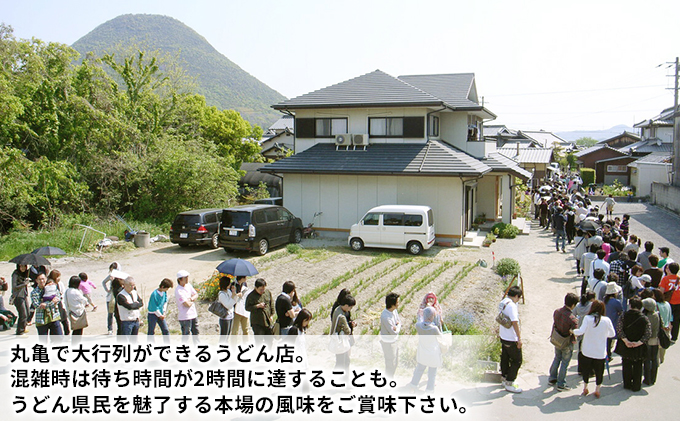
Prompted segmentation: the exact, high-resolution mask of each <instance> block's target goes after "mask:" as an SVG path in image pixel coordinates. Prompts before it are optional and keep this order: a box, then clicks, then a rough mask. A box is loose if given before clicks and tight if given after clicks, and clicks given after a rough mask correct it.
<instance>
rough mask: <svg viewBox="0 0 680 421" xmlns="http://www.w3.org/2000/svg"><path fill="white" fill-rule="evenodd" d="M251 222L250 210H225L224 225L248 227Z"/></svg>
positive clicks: (223, 214) (223, 215)
mask: <svg viewBox="0 0 680 421" xmlns="http://www.w3.org/2000/svg"><path fill="white" fill-rule="evenodd" d="M249 223H250V212H239V211H224V212H223V213H222V225H223V226H225V227H236V228H240V227H247V226H248V224H249Z"/></svg>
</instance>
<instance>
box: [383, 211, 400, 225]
mask: <svg viewBox="0 0 680 421" xmlns="http://www.w3.org/2000/svg"><path fill="white" fill-rule="evenodd" d="M383 225H385V226H388V225H391V226H398V225H404V214H403V213H386V214H384V215H383Z"/></svg>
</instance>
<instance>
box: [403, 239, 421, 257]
mask: <svg viewBox="0 0 680 421" xmlns="http://www.w3.org/2000/svg"><path fill="white" fill-rule="evenodd" d="M406 249H407V250H408V252H409V253H411V254H413V255H418V254H420V253H421V252H422V251H423V246H422V245H420V243H419V242H417V241H411V242H410V243H408V244H407V245H406Z"/></svg>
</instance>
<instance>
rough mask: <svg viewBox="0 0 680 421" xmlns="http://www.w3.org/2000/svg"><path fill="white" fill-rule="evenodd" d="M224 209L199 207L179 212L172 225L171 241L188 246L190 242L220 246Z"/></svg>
mask: <svg viewBox="0 0 680 421" xmlns="http://www.w3.org/2000/svg"><path fill="white" fill-rule="evenodd" d="M221 220H222V209H197V210H191V211H186V212H182V213H180V214H178V215H177V216H176V217H175V220H174V221H173V222H172V225H171V226H170V241H171V242H173V243H175V244H179V245H180V246H181V247H186V246H188V245H190V244H207V245H209V246H210V247H212V248H214V249H216V248H218V247H219V245H218V241H217V236H218V235H219V226H220V221H221Z"/></svg>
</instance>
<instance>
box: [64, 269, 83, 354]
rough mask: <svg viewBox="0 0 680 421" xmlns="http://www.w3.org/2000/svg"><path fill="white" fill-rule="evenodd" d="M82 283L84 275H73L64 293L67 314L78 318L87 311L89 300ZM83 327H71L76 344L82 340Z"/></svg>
mask: <svg viewBox="0 0 680 421" xmlns="http://www.w3.org/2000/svg"><path fill="white" fill-rule="evenodd" d="M81 283H82V277H80V276H71V278H70V279H69V280H68V289H66V292H65V293H64V307H65V309H66V314H67V316H66V317H68V315H69V314H72V315H73V316H74V317H76V318H80V317H81V316H82V315H83V313H84V312H85V307H87V306H88V305H89V304H88V300H87V298H86V297H85V294H83V292H82V290H81V289H80V284H81ZM83 329H84V328H80V329H71V337H72V341H73V343H74V344H77V343H78V342H80V337H81V336H82V335H83Z"/></svg>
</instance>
